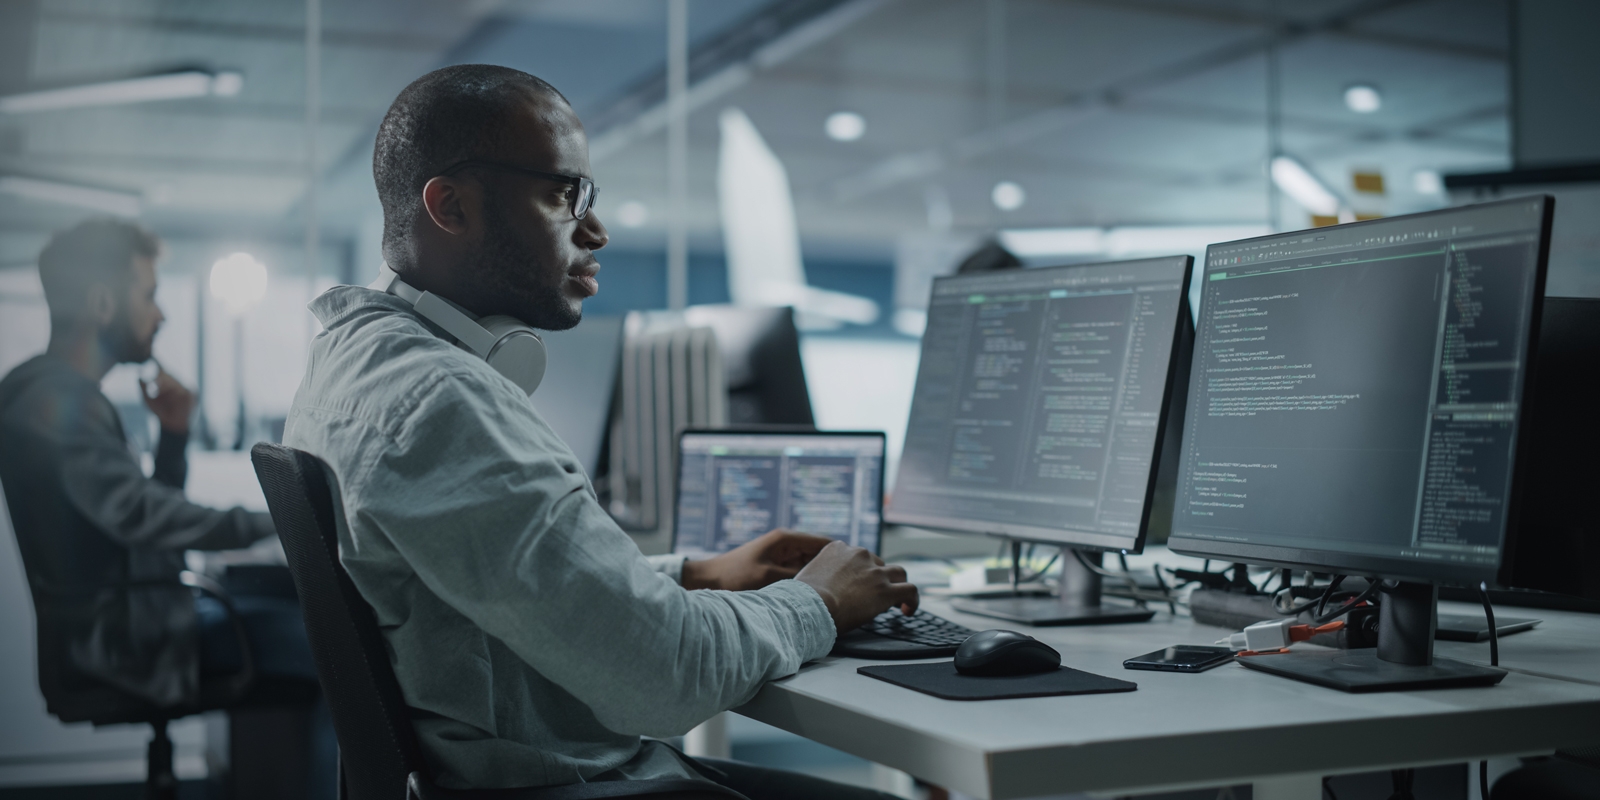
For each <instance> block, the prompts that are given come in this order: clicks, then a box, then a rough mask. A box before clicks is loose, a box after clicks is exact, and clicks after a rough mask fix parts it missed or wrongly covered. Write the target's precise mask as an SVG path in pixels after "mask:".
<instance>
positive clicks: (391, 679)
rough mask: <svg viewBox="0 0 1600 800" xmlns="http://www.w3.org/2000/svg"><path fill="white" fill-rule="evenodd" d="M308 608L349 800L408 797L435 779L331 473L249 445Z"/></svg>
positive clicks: (304, 458) (297, 457)
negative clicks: (360, 584)
mask: <svg viewBox="0 0 1600 800" xmlns="http://www.w3.org/2000/svg"><path fill="white" fill-rule="evenodd" d="M250 460H251V461H252V462H254V464H255V468H256V477H257V479H259V480H260V481H261V489H262V491H263V492H264V493H265V494H266V497H267V506H268V508H269V509H270V510H271V511H272V521H273V524H274V525H276V526H277V528H278V538H279V539H281V540H282V541H283V550H284V553H285V554H287V556H288V558H289V570H290V572H292V573H293V574H294V583H295V589H296V590H297V591H298V592H299V593H300V604H301V608H302V609H303V611H304V613H305V621H306V635H307V637H308V638H309V639H310V641H311V652H312V655H313V656H314V657H315V658H316V662H317V676H318V677H319V678H320V679H321V681H322V689H323V693H324V696H326V697H327V698H328V707H329V709H330V710H331V711H332V712H333V727H334V731H335V733H337V734H338V737H339V760H340V766H341V779H342V781H343V789H344V792H343V797H344V798H345V800H400V799H401V798H404V797H405V796H406V778H407V776H408V775H410V773H412V772H420V773H422V775H423V777H427V776H428V775H429V773H428V770H427V768H426V766H425V765H424V763H423V760H422V751H421V748H420V747H419V746H418V744H417V739H416V734H415V732H414V731H413V730H412V727H411V718H410V714H409V712H408V709H407V708H406V704H405V701H404V699H403V698H402V696H401V694H400V684H399V682H398V681H397V680H396V679H395V676H394V668H393V667H391V666H390V664H389V655H388V650H387V649H386V648H385V646H384V643H383V636H382V634H381V633H380V632H379V630H378V622H377V618H376V617H375V616H374V615H373V612H372V607H371V606H369V605H367V602H366V600H364V599H362V597H361V595H360V594H359V593H357V592H356V587H355V584H354V583H351V581H350V576H349V575H348V574H347V573H346V572H345V571H344V567H343V566H342V565H340V563H339V537H338V529H337V528H336V527H335V523H334V519H335V517H334V513H335V512H334V507H333V492H332V491H331V490H330V489H329V488H328V471H327V469H326V467H325V466H324V465H323V463H322V462H321V461H320V460H318V459H317V458H316V457H315V456H313V455H311V454H309V453H305V452H302V451H299V450H295V449H293V448H288V447H283V446H281V445H275V444H269V443H266V442H262V443H261V444H258V445H256V446H255V447H254V448H252V449H251V451H250Z"/></svg>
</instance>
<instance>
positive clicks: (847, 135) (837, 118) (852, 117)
mask: <svg viewBox="0 0 1600 800" xmlns="http://www.w3.org/2000/svg"><path fill="white" fill-rule="evenodd" d="M822 127H823V130H826V131H827V132H828V138H829V139H832V140H834V141H836V142H853V141H855V140H857V139H860V138H861V136H862V134H865V133H866V132H867V120H866V118H865V117H863V116H861V115H860V114H857V113H856V112H854V111H835V112H834V113H832V114H829V115H828V121H827V122H825V123H823V125H822Z"/></svg>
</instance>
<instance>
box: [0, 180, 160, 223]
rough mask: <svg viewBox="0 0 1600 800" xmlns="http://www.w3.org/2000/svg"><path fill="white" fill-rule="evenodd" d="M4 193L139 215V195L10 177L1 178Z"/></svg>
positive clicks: (113, 212)
mask: <svg viewBox="0 0 1600 800" xmlns="http://www.w3.org/2000/svg"><path fill="white" fill-rule="evenodd" d="M0 194H9V195H15V196H17V197H25V198H27V199H29V200H43V201H45V202H47V203H61V204H63V205H69V206H78V207H79V208H87V209H91V210H94V211H100V212H104V213H106V214H114V215H116V216H119V217H137V216H139V199H140V198H139V195H137V194H133V193H132V192H119V191H116V190H114V189H98V188H95V187H92V186H79V185H77V184H73V183H62V182H60V181H43V180H39V179H37V178H20V177H17V176H15V175H7V176H4V177H0Z"/></svg>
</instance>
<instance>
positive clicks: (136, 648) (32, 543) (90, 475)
mask: <svg viewBox="0 0 1600 800" xmlns="http://www.w3.org/2000/svg"><path fill="white" fill-rule="evenodd" d="M186 439H187V437H185V436H181V435H174V434H169V433H167V432H166V431H162V433H161V441H160V444H159V445H158V446H157V450H156V456H155V471H154V475H153V476H152V477H150V478H147V477H145V475H144V472H143V471H142V470H141V469H140V466H139V461H138V460H137V459H136V458H135V456H134V454H133V453H132V452H131V451H130V450H129V448H128V444H127V439H126V437H125V435H124V432H123V429H122V422H121V420H120V419H119V418H118V416H117V411H116V408H115V407H114V406H112V404H111V401H110V400H109V399H107V398H106V396H105V395H104V394H102V393H101V392H100V386H99V385H98V384H97V383H96V382H95V381H92V380H90V379H89V378H87V377H85V376H84V375H83V374H82V373H80V372H78V371H77V370H75V369H73V368H72V366H71V365H69V364H67V363H66V362H65V361H62V360H61V359H59V358H56V357H54V356H50V355H41V356H36V357H35V358H33V359H30V360H29V361H27V362H26V363H23V364H22V365H20V366H18V367H17V368H16V369H14V370H12V371H11V373H10V374H8V375H7V376H6V377H5V379H4V380H0V484H3V485H4V488H5V496H6V505H7V506H8V507H9V508H10V511H11V522H12V527H13V528H14V529H15V531H16V537H17V546H18V549H19V550H20V551H21V553H22V563H23V566H24V568H25V569H26V570H27V574H28V584H29V586H30V588H31V589H32V591H33V602H34V610H35V612H36V615H37V618H38V623H39V628H38V645H39V675H40V688H41V689H42V690H43V691H44V694H45V698H46V700H47V701H49V700H50V699H51V697H52V696H53V695H55V694H56V693H57V692H71V691H73V690H74V689H77V688H80V687H86V686H91V685H95V684H110V685H112V686H114V687H116V688H118V689H121V690H122V691H125V692H128V693H129V694H132V695H135V696H137V697H140V698H143V699H144V700H146V701H148V702H150V703H153V704H155V705H158V706H162V707H180V706H184V705H188V704H192V703H194V702H195V701H196V700H197V698H198V694H199V685H200V668H199V647H198V645H199V634H198V622H197V619H196V616H195V608H194V598H193V595H192V594H191V590H190V589H188V588H187V587H185V586H181V585H179V584H178V582H177V576H178V573H179V572H180V571H181V570H183V569H184V558H183V551H185V550H225V549H229V548H238V547H245V546H248V545H249V544H250V543H251V542H254V541H256V540H257V539H261V538H263V537H265V536H268V535H270V534H271V533H272V532H273V528H272V523H271V519H270V517H268V516H267V515H265V514H254V513H250V512H247V511H245V510H244V509H241V508H233V509H229V510H227V511H219V510H217V509H212V508H206V507H204V506H198V505H195V504H193V503H190V502H188V501H187V500H185V499H184V496H183V483H184V479H185V477H186V475H187V472H188V467H187V464H186V462H185V457H184V446H185V443H186Z"/></svg>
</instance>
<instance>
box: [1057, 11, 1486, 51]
mask: <svg viewBox="0 0 1600 800" xmlns="http://www.w3.org/2000/svg"><path fill="white" fill-rule="evenodd" d="M1070 2H1072V3H1074V4H1076V5H1086V6H1101V7H1104V8H1115V9H1117V10H1119V11H1129V10H1134V11H1145V12H1149V13H1153V14H1161V15H1163V16H1168V17H1182V18H1185V19H1192V20H1196V21H1204V22H1214V23H1222V24H1231V25H1247V26H1251V27H1258V28H1270V29H1280V30H1294V29H1295V28H1310V27H1315V28H1316V32H1317V33H1321V34H1325V35H1334V36H1338V37H1340V38H1343V39H1349V40H1351V41H1364V42H1371V43H1374V44H1381V45H1385V46H1388V47H1396V48H1401V49H1406V50H1417V51H1421V52H1431V53H1438V54H1440V55H1449V56H1455V57H1457V58H1470V59H1475V60H1480V61H1506V60H1507V59H1509V58H1510V57H1511V56H1510V53H1509V52H1507V50H1506V48H1503V47H1485V46H1482V45H1476V44H1469V43H1466V42H1451V41H1446V40H1443V39H1430V38H1426V37H1421V36H1406V35H1404V34H1397V33H1387V32H1384V31H1382V30H1375V29H1373V28H1357V27H1354V26H1355V24H1356V23H1358V22H1360V21H1361V20H1362V19H1364V18H1367V17H1370V16H1373V15H1376V14H1379V13H1382V12H1384V11H1388V10H1390V8H1393V7H1398V6H1402V5H1407V4H1409V3H1410V2H1412V0H1397V1H1395V0H1390V1H1388V2H1380V3H1368V4H1366V5H1367V6H1370V8H1366V9H1360V10H1357V11H1354V12H1340V13H1338V14H1335V15H1332V16H1330V17H1328V18H1325V19H1324V20H1322V21H1320V22H1319V21H1313V22H1310V23H1306V22H1300V21H1297V20H1295V19H1293V18H1290V17H1286V16H1284V15H1281V14H1259V13H1252V12H1249V11H1241V10H1238V9H1235V8H1225V7H1217V6H1210V7H1207V6H1179V5H1173V4H1171V3H1163V2H1159V0H1070Z"/></svg>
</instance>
